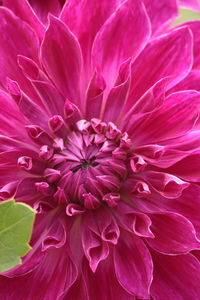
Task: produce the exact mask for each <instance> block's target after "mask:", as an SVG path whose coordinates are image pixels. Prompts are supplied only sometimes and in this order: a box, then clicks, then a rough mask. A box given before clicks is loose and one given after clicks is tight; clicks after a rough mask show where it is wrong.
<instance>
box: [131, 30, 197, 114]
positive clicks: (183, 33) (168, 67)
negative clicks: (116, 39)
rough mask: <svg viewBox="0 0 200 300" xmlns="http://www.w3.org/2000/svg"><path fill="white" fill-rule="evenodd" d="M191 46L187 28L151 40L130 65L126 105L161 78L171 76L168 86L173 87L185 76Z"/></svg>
mask: <svg viewBox="0 0 200 300" xmlns="http://www.w3.org/2000/svg"><path fill="white" fill-rule="evenodd" d="M192 46H193V45H192V35H191V32H190V31H189V30H188V28H187V27H182V28H180V29H178V30H177V29H175V30H172V31H170V32H169V33H167V34H165V35H163V36H161V37H159V38H156V39H154V40H152V41H151V42H150V43H149V44H148V46H147V47H146V48H145V49H144V51H143V52H142V53H141V54H140V56H139V57H138V59H137V60H136V61H135V62H134V63H133V65H132V83H131V90H130V97H129V98H130V103H129V108H130V107H131V104H132V101H133V99H134V100H135V101H136V100H137V99H139V98H140V97H141V96H142V95H143V94H144V93H145V92H146V91H147V90H148V89H149V88H150V87H151V86H152V85H154V84H155V83H156V82H157V81H159V80H160V79H161V78H164V77H167V76H170V77H171V80H170V82H169V84H168V86H173V85H175V84H176V83H178V82H179V81H180V80H182V79H183V78H184V77H186V75H187V74H188V72H189V71H190V69H191V67H192V62H193V61H192V59H193V49H192ZM171 53H173V55H171ZM144 66H145V68H144Z"/></svg>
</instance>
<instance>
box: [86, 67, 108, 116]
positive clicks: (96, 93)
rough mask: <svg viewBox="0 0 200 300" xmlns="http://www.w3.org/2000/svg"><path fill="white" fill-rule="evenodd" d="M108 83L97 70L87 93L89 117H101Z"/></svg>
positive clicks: (87, 113)
mask: <svg viewBox="0 0 200 300" xmlns="http://www.w3.org/2000/svg"><path fill="white" fill-rule="evenodd" d="M105 88H106V84H105V81H104V78H103V77H102V75H101V74H99V73H97V72H95V73H94V75H93V77H92V79H91V81H90V82H89V86H88V89H87V93H86V105H85V106H86V108H85V109H86V117H87V119H91V118H92V117H93V118H99V117H100V112H101V106H102V101H103V95H104V90H105Z"/></svg>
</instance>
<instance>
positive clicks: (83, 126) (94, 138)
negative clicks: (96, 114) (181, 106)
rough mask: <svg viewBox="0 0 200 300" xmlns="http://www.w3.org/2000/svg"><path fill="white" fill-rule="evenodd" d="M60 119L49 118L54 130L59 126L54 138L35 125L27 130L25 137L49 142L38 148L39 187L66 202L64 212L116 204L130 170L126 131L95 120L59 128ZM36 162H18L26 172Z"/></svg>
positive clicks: (73, 213) (111, 124)
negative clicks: (71, 127)
mask: <svg viewBox="0 0 200 300" xmlns="http://www.w3.org/2000/svg"><path fill="white" fill-rule="evenodd" d="M61 121H62V120H61V117H60V116H54V117H53V118H51V120H50V122H49V124H50V128H51V129H52V131H53V129H55V128H56V129H57V130H56V135H55V137H54V138H52V137H50V136H49V135H48V134H47V133H45V132H41V131H40V130H39V128H36V126H29V128H28V132H29V135H30V136H31V137H32V138H34V139H35V140H37V141H38V142H40V144H41V143H42V141H47V142H48V143H47V144H44V145H42V146H41V148H40V152H39V157H40V161H38V163H39V164H43V165H42V166H41V165H40V166H39V165H38V168H39V170H40V172H42V176H41V181H39V182H37V183H36V188H37V191H38V192H40V193H42V194H45V195H47V196H52V199H54V201H55V200H56V201H57V203H59V204H61V203H62V204H66V211H67V214H68V215H76V214H80V213H82V212H84V211H85V210H87V209H96V208H98V207H99V206H100V205H108V206H110V207H114V206H116V205H117V203H118V201H119V200H120V188H121V184H122V183H123V182H124V180H125V179H126V177H127V172H128V168H130V147H131V141H130V139H129V138H128V134H127V133H121V131H120V130H119V129H118V128H117V127H116V126H115V125H114V124H113V123H111V122H109V123H108V124H107V123H104V122H101V121H100V120H99V119H92V120H91V121H90V122H89V121H86V120H80V121H78V122H77V123H76V127H77V128H76V130H73V131H71V130H68V131H67V130H66V129H64V128H63V127H62V126H60V123H62V122H61ZM54 133H55V130H54ZM34 163H35V162H34V159H31V158H30V157H25V156H23V157H20V158H19V159H18V164H19V165H20V166H21V167H22V168H24V169H26V170H27V171H29V172H31V170H32V171H34V167H37V164H36V166H34ZM36 169H37V168H36ZM41 170H42V171H41Z"/></svg>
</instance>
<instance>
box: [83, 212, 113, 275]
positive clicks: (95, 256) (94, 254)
mask: <svg viewBox="0 0 200 300" xmlns="http://www.w3.org/2000/svg"><path fill="white" fill-rule="evenodd" d="M84 218H85V220H84V223H83V226H82V227H83V228H82V245H83V250H84V253H85V256H86V258H87V259H88V261H89V265H90V268H91V270H92V271H93V272H95V271H96V269H97V267H98V264H99V263H100V262H101V261H102V260H105V259H106V258H107V256H108V255H109V247H108V245H107V243H106V242H104V241H102V240H101V238H100V236H99V235H98V228H97V227H96V226H97V225H95V223H94V222H92V223H91V221H88V218H87V215H86V216H84Z"/></svg>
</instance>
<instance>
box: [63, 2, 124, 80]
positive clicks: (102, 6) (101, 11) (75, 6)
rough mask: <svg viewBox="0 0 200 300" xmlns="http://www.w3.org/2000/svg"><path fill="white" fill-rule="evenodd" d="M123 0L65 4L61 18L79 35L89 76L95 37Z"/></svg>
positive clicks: (88, 75)
mask: <svg viewBox="0 0 200 300" xmlns="http://www.w3.org/2000/svg"><path fill="white" fill-rule="evenodd" d="M121 2H122V0H110V1H107V0H101V1H92V0H85V1H79V0H70V1H68V2H66V4H65V5H64V8H63V10H62V13H61V20H63V21H64V22H65V23H66V24H67V26H69V28H70V30H71V31H72V32H73V33H74V34H75V35H76V36H77V37H78V40H79V43H80V45H81V48H82V51H83V57H84V64H85V66H86V70H85V72H86V77H87V78H89V77H90V75H91V74H90V73H91V66H90V64H91V48H92V44H93V41H94V38H95V36H96V34H97V32H98V31H99V29H100V28H101V26H102V25H103V24H104V23H105V21H106V20H107V19H108V18H109V17H110V15H111V14H112V13H113V12H114V11H115V10H116V8H117V6H118V5H119V4H120V3H121ZM83 24H84V26H83Z"/></svg>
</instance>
